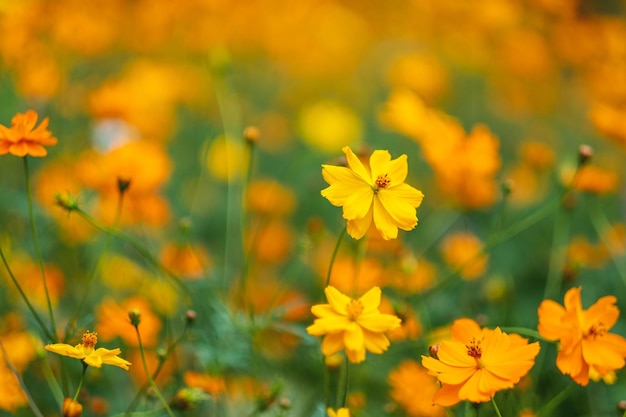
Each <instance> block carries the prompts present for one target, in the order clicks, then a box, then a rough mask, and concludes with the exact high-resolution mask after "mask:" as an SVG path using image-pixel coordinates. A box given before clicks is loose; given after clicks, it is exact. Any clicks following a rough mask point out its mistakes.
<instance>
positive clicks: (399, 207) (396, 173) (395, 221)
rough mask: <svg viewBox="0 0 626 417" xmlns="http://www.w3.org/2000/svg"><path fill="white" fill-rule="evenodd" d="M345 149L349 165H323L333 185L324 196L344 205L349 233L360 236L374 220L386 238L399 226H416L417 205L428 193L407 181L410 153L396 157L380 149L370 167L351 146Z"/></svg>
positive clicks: (403, 228) (323, 191) (403, 227)
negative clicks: (425, 193)
mask: <svg viewBox="0 0 626 417" xmlns="http://www.w3.org/2000/svg"><path fill="white" fill-rule="evenodd" d="M342 150H343V152H344V153H345V154H346V160H347V164H348V166H347V167H340V166H333V165H322V175H323V176H324V180H326V182H327V183H328V184H330V186H329V187H327V188H325V189H323V190H322V196H323V197H326V198H327V199H328V201H330V203H331V204H333V205H334V206H342V207H343V218H344V219H346V220H347V221H348V226H347V227H348V234H349V235H350V236H352V237H353V238H355V239H360V238H362V237H363V236H364V235H365V233H366V232H367V231H368V229H369V228H370V226H371V224H372V222H373V223H374V225H375V227H376V229H377V230H378V231H379V232H380V234H381V235H382V237H383V239H395V238H396V237H398V228H400V229H402V230H412V229H413V228H415V226H417V215H416V208H417V207H419V206H420V205H421V203H422V199H423V198H424V194H422V192H421V191H419V190H417V189H415V188H413V187H411V186H410V185H408V184H406V183H405V182H404V180H405V179H406V176H407V174H408V165H407V162H406V160H407V156H406V155H401V156H400V157H398V158H396V159H394V160H392V159H391V155H390V154H389V152H388V151H382V150H377V151H374V152H373V153H372V155H371V156H370V160H369V165H367V166H366V165H363V163H362V162H361V161H360V160H359V158H358V157H357V156H356V155H355V154H354V152H352V150H351V149H350V148H349V147H347V146H346V147H344V148H343V149H342Z"/></svg>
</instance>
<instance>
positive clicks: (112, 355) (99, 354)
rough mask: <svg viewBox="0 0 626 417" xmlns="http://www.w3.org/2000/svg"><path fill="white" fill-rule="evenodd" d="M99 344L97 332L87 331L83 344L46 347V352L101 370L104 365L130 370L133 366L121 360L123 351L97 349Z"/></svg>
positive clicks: (60, 344)
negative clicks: (73, 359)
mask: <svg viewBox="0 0 626 417" xmlns="http://www.w3.org/2000/svg"><path fill="white" fill-rule="evenodd" d="M97 342H98V336H97V334H96V333H95V332H90V331H87V332H86V333H84V334H83V340H82V343H79V344H78V345H76V346H72V345H67V344H65V343H54V344H51V345H46V350H48V351H50V352H53V353H57V354H59V355H63V356H69V357H70V358H75V359H80V360H81V361H83V362H84V363H86V364H87V365H89V366H93V367H95V368H100V367H101V366H102V364H105V365H113V366H117V367H120V368H122V369H126V370H128V369H129V366H130V365H131V363H130V362H128V361H127V360H125V359H122V358H120V357H119V356H117V355H119V354H120V353H121V352H122V351H121V350H120V349H119V348H116V349H112V350H109V349H105V348H98V349H95V346H96V343H97Z"/></svg>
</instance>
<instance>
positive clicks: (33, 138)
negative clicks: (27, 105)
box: [0, 109, 57, 156]
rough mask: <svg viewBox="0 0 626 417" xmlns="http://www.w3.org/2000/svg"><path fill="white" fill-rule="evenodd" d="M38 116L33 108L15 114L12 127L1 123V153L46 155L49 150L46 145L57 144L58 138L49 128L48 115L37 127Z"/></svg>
mask: <svg viewBox="0 0 626 417" xmlns="http://www.w3.org/2000/svg"><path fill="white" fill-rule="evenodd" d="M38 117H39V116H38V115H37V112H36V111H35V110H32V109H31V110H27V111H26V113H17V114H16V115H15V116H13V119H11V127H6V126H3V125H1V124H0V155H5V154H8V153H10V154H12V155H15V156H26V155H30V156H46V155H47V154H48V151H47V150H46V148H45V147H44V146H53V145H56V144H57V138H55V137H53V136H52V132H50V131H49V130H48V118H47V117H46V118H45V119H43V120H42V121H41V123H40V124H39V126H37V127H35V125H36V124H37V118H38Z"/></svg>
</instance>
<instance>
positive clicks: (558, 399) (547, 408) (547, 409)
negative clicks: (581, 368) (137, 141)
mask: <svg viewBox="0 0 626 417" xmlns="http://www.w3.org/2000/svg"><path fill="white" fill-rule="evenodd" d="M574 388H576V384H569V385H568V386H567V388H565V389H564V390H563V391H561V392H559V393H558V394H557V395H555V396H554V397H552V398H551V399H550V401H548V402H547V403H546V404H545V405H544V406H543V407H541V409H539V411H537V415H538V416H541V417H546V416H549V415H551V414H552V411H554V409H555V408H556V407H557V406H558V405H559V404H561V403H562V402H563V401H564V400H565V399H566V398H567V397H569V396H570V394H571V393H572V391H574ZM624 417H626V412H625V413H624Z"/></svg>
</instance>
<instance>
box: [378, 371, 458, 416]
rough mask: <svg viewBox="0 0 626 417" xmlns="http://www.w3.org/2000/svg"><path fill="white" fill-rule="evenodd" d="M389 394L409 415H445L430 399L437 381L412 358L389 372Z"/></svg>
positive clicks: (434, 391)
mask: <svg viewBox="0 0 626 417" xmlns="http://www.w3.org/2000/svg"><path fill="white" fill-rule="evenodd" d="M388 381H389V387H390V388H391V391H390V393H389V396H390V397H391V398H392V399H393V400H394V401H395V402H396V403H398V404H399V405H400V406H401V407H402V408H403V409H404V410H406V413H407V415H408V416H410V417H427V416H431V417H439V416H445V415H446V413H445V410H444V409H443V408H442V407H439V406H433V405H432V401H431V399H432V398H433V395H435V393H436V392H437V390H438V389H439V383H438V382H437V380H436V379H435V378H433V377H432V376H430V375H428V372H427V370H426V369H424V367H422V366H420V364H418V363H417V362H415V361H413V360H406V361H404V362H402V363H401V364H400V365H399V366H398V367H397V368H396V369H394V370H393V371H391V372H390V373H389V377H388Z"/></svg>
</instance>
